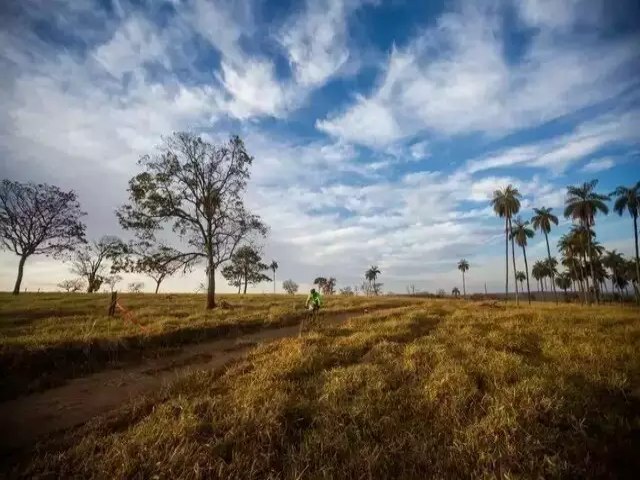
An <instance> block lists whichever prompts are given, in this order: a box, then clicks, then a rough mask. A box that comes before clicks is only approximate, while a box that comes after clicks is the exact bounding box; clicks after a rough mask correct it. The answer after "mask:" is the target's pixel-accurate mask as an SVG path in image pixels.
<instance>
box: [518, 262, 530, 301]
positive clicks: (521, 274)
mask: <svg viewBox="0 0 640 480" xmlns="http://www.w3.org/2000/svg"><path fill="white" fill-rule="evenodd" d="M526 279H527V276H526V275H525V274H524V272H523V271H522V270H518V271H517V272H516V280H517V281H518V282H520V289H521V290H523V291H524V285H522V282H524V281H525V280H526ZM529 303H531V298H529Z"/></svg>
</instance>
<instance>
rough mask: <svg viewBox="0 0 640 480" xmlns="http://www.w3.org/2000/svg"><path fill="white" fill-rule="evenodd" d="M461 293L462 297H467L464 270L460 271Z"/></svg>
mask: <svg viewBox="0 0 640 480" xmlns="http://www.w3.org/2000/svg"><path fill="white" fill-rule="evenodd" d="M462 295H463V296H464V298H467V287H466V286H465V283H464V270H463V271H462Z"/></svg>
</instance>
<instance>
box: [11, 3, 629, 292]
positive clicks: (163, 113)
mask: <svg viewBox="0 0 640 480" xmlns="http://www.w3.org/2000/svg"><path fill="white" fill-rule="evenodd" d="M332 1H333V2H335V1H336V0H332ZM190 5H192V6H187V8H181V10H180V11H181V13H180V16H179V17H178V18H176V19H174V20H173V21H172V22H170V25H169V26H168V27H167V28H166V29H164V30H162V31H160V30H159V29H157V28H155V27H153V23H152V22H151V20H150V19H146V18H143V17H139V16H133V17H132V16H129V13H128V12H127V11H124V10H123V11H122V12H121V13H120V15H121V18H120V17H119V18H118V19H117V20H118V21H117V22H115V21H114V20H113V19H112V20H111V21H112V22H114V23H113V24H111V23H110V24H109V25H108V26H107V27H105V29H104V31H101V33H100V35H98V34H97V33H96V32H93V33H92V35H97V36H98V37H100V38H99V41H98V40H96V42H95V43H90V44H89V47H88V50H87V52H77V51H76V52H65V51H63V50H59V49H58V50H52V49H51V47H50V46H47V45H45V44H44V43H43V42H40V41H38V40H37V39H36V38H34V36H33V35H32V34H30V33H29V32H28V31H25V32H24V35H22V36H20V35H18V33H19V31H20V28H16V29H15V30H12V31H10V32H1V33H0V35H1V37H0V41H2V43H3V52H2V54H0V57H2V58H1V59H0V61H1V62H2V64H3V66H4V65H9V67H10V68H7V69H5V70H3V72H2V73H1V74H0V81H1V85H2V87H3V88H2V90H0V139H1V141H0V150H1V151H2V152H1V153H2V155H0V165H1V166H2V168H3V173H5V171H6V174H7V175H8V176H11V177H12V178H16V179H18V180H35V181H49V182H51V183H55V184H58V185H60V186H61V187H62V188H74V189H76V190H77V191H78V193H79V195H80V199H81V202H82V205H83V208H85V209H86V210H88V211H89V216H88V218H87V220H88V222H89V233H90V236H92V237H94V236H99V235H102V234H105V233H118V232H119V229H118V225H117V221H116V219H115V216H114V215H113V210H114V208H115V207H117V206H118V205H119V204H121V203H122V202H124V201H125V199H126V181H127V180H128V178H129V177H130V176H131V175H132V174H133V173H134V172H136V171H137V167H136V166H135V161H136V160H137V158H138V155H140V154H143V153H151V152H153V149H154V146H155V144H157V143H158V142H159V140H160V137H161V135H166V134H169V133H170V132H172V131H174V130H182V129H191V130H196V131H204V132H205V135H208V136H210V137H212V138H214V139H218V138H219V137H221V136H224V130H223V129H222V126H223V125H225V124H224V123H222V122H220V123H217V122H218V120H226V117H227V116H231V117H234V118H236V119H240V120H241V121H240V122H237V123H235V122H234V123H233V126H234V128H235V127H237V128H238V130H240V132H239V133H241V135H242V136H243V138H244V139H245V142H246V144H247V146H248V149H249V152H250V153H252V154H253V155H254V156H255V159H256V160H255V163H254V165H253V169H252V173H253V177H252V180H251V182H250V186H249V192H248V203H249V204H250V206H251V207H252V208H253V209H254V210H255V211H256V212H258V213H259V214H260V215H262V217H263V218H264V220H265V221H266V222H267V223H268V224H269V225H271V226H272V231H271V236H270V237H269V239H268V240H267V244H266V246H265V252H266V255H267V256H268V257H269V258H275V259H277V260H279V261H280V264H281V270H279V272H278V273H279V276H280V278H287V277H293V278H294V279H295V280H296V281H298V282H299V283H301V284H305V283H306V281H310V280H311V279H312V278H313V277H314V276H316V275H319V274H323V275H335V276H337V277H338V279H339V282H340V283H341V284H345V283H355V282H356V281H359V279H360V278H361V276H362V275H361V274H362V270H363V268H364V267H366V266H367V265H369V264H372V263H378V264H379V265H380V266H381V267H382V268H383V281H384V282H385V283H386V284H387V286H388V288H389V289H396V290H402V289H403V287H404V285H403V282H405V281H411V282H412V283H416V284H418V285H421V286H422V287H423V288H424V287H427V288H429V289H431V290H435V288H438V287H440V286H446V287H447V288H448V289H450V286H449V284H451V283H452V282H454V281H455V282H456V283H457V282H458V280H457V279H458V278H459V276H458V273H457V271H456V270H455V261H456V260H457V259H458V258H459V257H461V256H466V257H469V258H470V259H471V260H472V264H473V268H474V274H473V275H472V276H471V279H470V284H471V286H473V277H474V276H475V278H482V277H483V276H484V277H485V278H486V277H488V278H489V282H491V279H492V278H494V277H493V271H492V268H493V267H494V266H495V261H494V260H492V259H491V258H488V259H487V258H483V257H482V255H478V254H477V252H478V251H482V250H484V249H487V248H492V247H493V245H494V244H495V243H496V242H498V241H499V240H500V238H501V229H502V225H501V223H500V222H499V221H497V220H496V219H495V218H494V217H495V216H494V214H493V212H492V211H491V208H490V207H489V206H488V204H487V200H488V198H489V196H490V195H491V193H492V191H493V190H494V189H495V188H498V187H502V186H504V184H506V183H515V184H516V185H519V186H520V187H521V189H522V192H523V195H524V196H525V198H524V200H523V209H528V208H530V207H531V206H533V205H541V204H546V205H547V206H560V205H561V204H562V200H563V193H564V192H563V191H562V189H560V188H559V187H556V186H554V185H553V184H552V183H551V182H548V181H545V180H544V179H542V178H540V177H536V176H533V177H532V176H530V175H528V174H526V173H523V172H518V174H515V173H511V172H509V174H508V175H504V174H503V173H502V172H498V173H494V172H490V170H491V169H493V168H496V167H499V166H509V165H523V164H527V165H539V166H541V167H544V168H559V169H564V168H566V167H567V166H568V165H571V164H573V162H576V161H577V160H578V159H579V158H580V157H581V156H584V155H591V154H594V153H597V151H598V149H600V148H601V147H602V146H606V145H610V144H614V143H616V142H621V141H628V140H629V139H631V138H633V137H632V135H633V132H634V130H633V128H634V125H637V116H636V117H634V116H632V115H631V116H629V115H627V116H624V115H621V116H619V118H615V117H606V118H604V119H601V120H599V121H595V122H590V123H588V124H586V125H584V126H583V127H580V128H578V129H576V130H575V131H574V132H571V133H569V134H566V135H564V136H559V137H557V138H553V139H551V140H545V141H542V142H539V143H532V144H530V145H524V146H523V145H520V146H518V147H516V148H512V149H508V150H504V151H500V152H497V153H492V154H489V155H487V156H483V157H482V158H476V159H473V160H471V161H470V162H468V163H467V164H465V165H463V167H462V168H460V169H459V170H457V171H453V172H445V171H438V170H435V169H433V170H431V171H416V170H419V169H420V168H421V166H422V165H423V164H422V163H421V161H423V160H425V158H427V157H428V156H429V155H430V152H429V150H430V148H431V145H432V143H431V142H432V139H431V138H430V137H429V136H427V138H426V139H424V138H423V137H418V136H413V135H414V134H415V133H418V132H421V131H422V130H423V129H425V128H426V129H433V130H435V131H441V132H459V131H463V130H465V129H473V128H480V127H482V128H486V129H488V130H493V129H498V130H500V129H503V128H505V127H504V126H505V125H507V126H508V125H510V124H511V122H513V125H514V126H515V127H517V126H518V125H520V124H525V123H527V122H526V121H525V120H522V118H524V116H525V115H524V114H523V113H522V112H527V115H529V114H531V115H532V116H534V117H535V116H536V115H539V116H540V118H543V117H544V116H545V115H548V111H545V112H543V111H542V110H541V109H542V107H541V106H540V105H541V103H540V102H542V100H541V99H540V98H537V97H538V96H540V95H543V93H544V91H545V89H546V88H548V87H547V84H545V83H543V82H542V78H541V77H542V73H541V72H543V69H544V66H543V65H542V64H543V63H544V61H546V60H547V59H548V60H551V59H552V56H551V54H550V53H549V54H548V53H547V52H552V50H545V48H546V47H545V45H543V44H542V43H539V44H537V45H536V46H535V48H536V55H537V56H534V55H533V54H530V55H529V56H528V57H527V60H526V62H530V65H531V66H530V67H527V68H529V69H530V70H527V69H526V68H524V67H523V68H520V69H519V70H518V71H517V72H516V73H518V74H519V75H522V76H523V77H522V79H520V78H519V77H517V76H516V77H514V75H515V74H513V72H512V71H511V67H510V66H508V65H506V64H505V63H504V59H503V58H502V53H501V47H502V46H501V45H499V44H498V42H497V40H496V39H495V38H494V34H495V33H496V28H498V27H497V25H496V23H495V19H494V18H492V17H491V15H489V14H487V13H486V12H479V11H477V10H471V9H470V10H467V11H464V12H463V13H460V14H455V15H449V16H445V17H444V18H442V19H441V20H440V22H439V23H438V25H437V28H436V29H435V30H428V31H427V32H425V33H424V34H423V35H421V36H420V38H418V39H416V40H415V41H414V42H412V43H411V44H410V45H409V46H407V47H406V48H402V49H398V50H394V51H393V52H392V53H391V54H390V56H389V64H388V65H387V69H386V72H385V75H384V76H383V78H382V79H381V80H382V81H381V83H380V84H379V85H378V86H377V87H376V88H375V89H374V93H373V94H372V95H371V96H369V97H367V98H364V97H356V101H355V104H354V105H353V106H352V108H350V109H348V110H346V111H345V114H344V115H342V116H339V117H335V118H331V119H325V120H324V121H320V122H318V126H319V127H320V128H323V129H324V130H326V131H327V132H329V133H331V134H332V135H333V136H335V137H338V138H339V139H338V140H333V139H327V138H324V137H318V136H311V137H310V138H309V137H298V136H296V135H295V133H293V134H292V133H291V132H290V131H288V130H284V131H281V132H280V135H279V136H276V135H275V134H274V133H273V131H274V130H276V131H280V130H277V129H269V130H268V131H269V134H267V133H266V132H267V130H266V129H265V130H263V129H261V126H260V124H258V123H257V122H254V120H255V119H256V118H260V117H264V116H276V117H279V116H285V115H287V114H288V113H289V112H291V111H292V110H293V109H295V108H296V107H297V106H299V105H300V104H301V102H302V101H303V100H304V98H305V95H308V92H309V91H310V90H311V89H312V88H315V87H317V86H319V85H321V84H322V83H323V82H326V81H327V80H328V79H330V78H332V77H333V76H335V75H341V74H342V73H343V72H344V70H345V68H346V66H347V64H349V63H350V62H351V61H352V58H351V56H350V55H348V56H347V58H346V60H343V59H344V56H345V51H347V52H348V50H345V48H347V49H348V48H349V45H348V43H349V42H348V40H349V38H348V33H347V30H348V29H347V26H346V20H345V18H346V17H348V15H349V12H351V11H353V9H354V8H356V6H357V3H350V4H349V5H348V6H346V7H345V6H341V5H342V4H340V3H328V5H329V7H331V8H334V10H332V11H331V12H330V13H331V15H328V19H327V25H321V24H318V22H319V21H320V20H321V17H320V16H319V13H318V11H317V10H316V8H317V7H316V6H315V4H312V3H310V4H309V6H308V7H307V8H306V9H304V10H303V11H302V12H301V13H300V14H299V15H297V16H296V17H295V19H296V22H299V23H296V22H293V23H289V22H285V24H286V25H290V26H291V28H292V29H296V28H298V29H300V32H297V33H295V32H293V31H292V32H291V35H292V36H291V38H294V36H295V35H299V36H298V37H296V38H299V39H301V44H300V45H299V49H298V50H296V48H297V47H296V45H295V42H294V43H291V44H286V42H283V45H284V46H285V48H287V49H288V50H287V52H288V54H289V55H290V57H289V60H290V61H291V65H292V67H293V72H294V78H292V79H290V80H287V81H282V79H280V78H278V73H277V72H276V68H275V63H274V62H273V61H272V59H271V58H269V57H267V56H266V54H265V53H262V52H260V53H257V52H256V51H251V52H249V51H248V50H247V49H246V47H245V43H246V42H245V40H247V39H251V37H253V36H254V35H259V33H256V26H255V25H254V21H255V19H254V18H253V16H252V11H251V5H250V4H249V3H248V2H236V3H233V4H231V3H224V2H218V3H209V2H203V1H198V2H195V3H193V4H190ZM89 13H91V12H90V9H89V10H83V11H82V12H76V13H74V14H73V15H75V16H71V17H69V18H72V17H73V18H79V17H78V15H87V14H89ZM339 13H340V14H341V15H338V14H339ZM69 18H67V17H65V19H60V22H63V24H64V25H68V26H69V27H70V26H71V25H72V24H73V22H71V21H70V20H69ZM476 18H477V19H479V20H480V23H478V24H476V23H474V21H475V19H476ZM64 22H67V23H64ZM69 22H70V23H69ZM324 28H326V29H327V30H326V31H325V30H323V29H324ZM545 28H546V27H545ZM192 29H195V30H197V31H198V32H199V34H200V35H201V36H202V38H204V39H206V41H207V42H209V47H211V48H215V49H216V50H217V51H218V52H219V53H220V70H218V71H213V70H212V71H211V72H209V71H193V72H191V71H189V72H190V75H188V78H185V77H184V76H183V77H181V76H180V74H181V73H184V72H182V68H191V67H190V66H189V62H188V60H186V59H185V58H183V56H182V53H188V52H189V47H190V42H191V41H192V40H193V38H192V35H193V31H192ZM317 29H321V30H322V31H320V32H319V33H317V32H318V31H317ZM329 30H332V31H334V32H337V34H336V35H334V36H331V35H329V33H328V32H329ZM278 32H279V33H282V32H281V31H280V30H278ZM316 36H317V37H318V43H317V44H314V43H313V42H311V43H309V39H311V38H315V37H316ZM440 47H442V48H443V49H444V51H445V52H446V54H443V55H436V51H439V49H440ZM543 47H545V48H543ZM606 52H609V50H606V49H605V50H600V53H599V54H603V53H606ZM207 54H211V52H207ZM214 57H215V54H214ZM534 57H535V59H536V60H535V61H534V60H532V59H534ZM614 57H615V56H614ZM590 59H591V57H590V56H587V58H585V60H584V61H585V62H586V63H588V62H590V61H591V60H590ZM608 61H610V62H611V63H608V64H606V67H607V69H608V68H609V67H611V65H615V64H617V63H619V59H618V58H613V59H609V60H608ZM345 62H346V63H345ZM536 62H538V63H540V65H538V63H536ZM603 62H604V60H603ZM150 63H153V64H154V66H158V65H161V66H162V67H164V68H165V69H166V70H167V71H164V72H162V75H158V74H157V72H155V71H152V70H155V69H148V68H147V67H148V65H149V64H150ZM567 65H570V66H571V68H572V69H573V68H574V66H575V64H572V63H568V64H567ZM602 65H603V63H602V62H601V63H596V64H595V67H594V68H596V69H597V67H598V66H602ZM554 68H560V67H559V66H558V65H557V64H556V65H555V67H554ZM536 75H537V77H536ZM565 75H566V76H567V77H570V78H572V76H573V73H571V72H568V73H565ZM534 77H535V78H536V80H535V81H533V80H531V78H534ZM592 77H593V75H592ZM514 78H516V80H517V81H518V82H520V81H521V84H522V86H523V90H522V92H527V94H526V95H525V93H519V90H518V89H515V88H514V86H513V84H512V82H514V81H516V80H513V79H514ZM563 81H564V80H563V79H558V78H552V79H551V80H549V82H550V83H551V84H553V83H555V82H558V83H561V82H563ZM534 84H535V85H538V86H540V85H542V86H544V88H543V87H542V86H540V87H539V88H538V89H536V88H533V87H531V85H534ZM568 85H575V79H574V80H571V79H570V81H568V83H567V84H563V86H562V88H561V90H562V91H564V89H566V88H569V87H568ZM527 86H528V87H529V88H528V89H527V88H525V87H527ZM552 86H553V85H552ZM504 88H506V92H507V93H510V94H511V95H513V97H514V99H515V100H514V102H515V104H516V105H515V106H511V105H509V103H510V102H509V101H506V100H504V99H503V98H502V97H501V96H500V95H501V94H499V93H498V92H501V91H502V90H503V89H504ZM596 93H597V92H596ZM529 95H534V96H536V98H535V99H529V98H528V96H529ZM545 101H547V102H549V105H551V107H549V108H551V109H552V110H553V109H555V108H556V106H554V105H555V103H554V102H557V101H558V98H557V97H554V96H550V97H545ZM528 102H532V103H528ZM560 103H562V102H560ZM565 106H566V105H565ZM558 108H559V110H557V111H560V110H562V108H560V107H558ZM563 108H564V107H563ZM554 111H556V110H554ZM521 116H522V117H521ZM634 119H635V120H634ZM519 122H522V123H519ZM485 124H486V126H485ZM478 125H480V127H478ZM218 127H220V128H218ZM515 127H514V128H515ZM407 135H411V142H409V143H406V142H403V141H402V140H404V139H405V137H406V136H407ZM417 138H420V140H416V139H417ZM440 140H441V139H440ZM353 142H359V143H366V144H373V145H378V146H380V147H384V148H381V151H380V152H373V153H371V152H368V151H366V150H363V149H360V148H357V147H356V146H354V144H353ZM434 156H435V155H434ZM409 159H413V160H416V162H414V163H410V164H409V163H407V160H409ZM400 163H402V164H403V167H402V168H403V169H404V168H407V170H408V171H410V173H403V171H402V170H400V169H398V168H397V166H398V165H399V164H400ZM423 168H424V167H423ZM470 202H473V203H470ZM470 205H471V207H472V208H469V207H470ZM523 214H525V212H523ZM483 246H484V247H483ZM476 256H477V259H476ZM5 260H6V257H0V269H1V270H0V273H1V274H2V275H0V277H2V283H1V284H0V285H1V286H2V287H3V288H9V287H10V286H11V285H10V284H11V282H12V280H13V275H14V269H15V259H14V258H13V257H11V259H10V261H5ZM30 265H31V267H29V266H28V269H30V270H28V272H32V273H29V274H28V278H27V283H28V285H29V289H30V290H31V289H32V286H36V285H41V286H48V287H50V286H51V285H52V282H55V281H57V280H59V279H62V277H66V276H67V271H66V267H61V266H60V264H52V263H49V261H48V260H43V261H38V262H33V263H32V264H30ZM60 272H61V273H60ZM203 276H204V274H203V272H201V271H200V272H198V274H197V275H194V276H192V277H186V278H184V279H176V280H175V281H173V283H170V284H168V286H170V287H171V288H174V289H180V290H187V291H192V290H193V288H194V287H195V286H196V285H197V284H198V283H199V282H200V281H202V279H203ZM419 280H422V282H421V281H419ZM38 282H40V283H38ZM220 284H221V285H223V286H224V282H223V281H222V280H221V283H220ZM479 285H480V284H478V285H477V286H476V287H477V289H479ZM451 286H452V285H451ZM490 286H491V283H490ZM223 288H224V287H223ZM260 289H261V287H258V288H257V291H260Z"/></svg>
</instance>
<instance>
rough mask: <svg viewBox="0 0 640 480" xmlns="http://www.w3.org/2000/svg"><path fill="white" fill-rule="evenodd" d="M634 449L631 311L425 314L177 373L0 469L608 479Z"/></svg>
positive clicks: (417, 311) (366, 321)
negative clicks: (153, 391)
mask: <svg viewBox="0 0 640 480" xmlns="http://www.w3.org/2000/svg"><path fill="white" fill-rule="evenodd" d="M639 448H640V315H639V314H638V310H635V309H624V308H616V307H593V308H588V307H581V306H560V307H556V306H554V305H534V307H533V308H528V307H522V308H515V307H509V308H507V309H505V308H504V307H502V306H500V305H490V304H485V305H482V304H479V303H471V302H469V303H465V302H447V301H436V300H432V301H428V302H426V303H424V304H422V306H420V307H407V308H405V309H402V310H399V311H397V312H396V313H393V314H386V316H385V315H381V314H370V315H365V316H361V317H358V318H356V319H353V320H351V321H350V322H349V323H348V324H347V325H346V326H344V327H340V328H332V329H325V330H320V331H316V332H311V333H310V334H308V335H307V336H305V337H303V338H301V339H299V338H295V339H288V340H283V341H280V342H277V343H275V344H270V345H267V346H264V347H262V348H260V349H258V350H256V351H254V352H253V353H252V354H251V355H250V356H248V357H247V358H246V359H244V360H242V361H240V362H238V363H236V364H234V365H232V366H231V367H230V368H228V369H226V370H225V371H221V372H207V371H196V372H193V373H192V374H190V375H187V376H185V377H183V378H181V379H180V380H179V381H177V382H176V383H175V384H173V385H172V386H171V387H170V388H169V389H168V390H167V391H165V392H163V393H162V394H160V395H158V396H156V397H153V398H147V399H144V400H140V401H139V402H138V403H136V404H135V405H129V406H127V407H125V408H123V409H122V410H121V411H120V412H118V413H117V415H115V416H113V417H111V418H109V419H103V420H98V421H95V422H92V423H90V424H88V425H85V426H83V427H82V428H80V429H78V430H75V431H72V432H68V433H67V434H66V435H65V436H62V437H60V438H57V439H53V440H50V441H49V442H48V443H45V444H42V445H40V446H39V447H38V449H37V450H36V451H34V452H32V453H31V456H28V457H26V458H25V459H24V461H23V463H21V464H20V465H18V466H16V467H15V470H14V472H13V473H14V475H16V476H24V477H35V478H37V477H52V478H71V477H80V478H212V477H213V478H256V479H258V478H287V479H289V478H292V479H293V478H327V479H330V478H431V477H435V478H482V477H492V478H493V477H496V476H499V477H503V478H552V477H565V478H566V477H574V478H584V477H605V478H606V477H609V478H621V477H632V476H633V475H634V474H637V471H638V468H640V460H639V457H638V455H637V452H638V451H639Z"/></svg>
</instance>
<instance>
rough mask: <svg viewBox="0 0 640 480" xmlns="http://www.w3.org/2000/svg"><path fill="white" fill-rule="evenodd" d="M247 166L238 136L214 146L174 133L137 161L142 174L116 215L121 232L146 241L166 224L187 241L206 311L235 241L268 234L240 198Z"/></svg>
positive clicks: (211, 305)
mask: <svg viewBox="0 0 640 480" xmlns="http://www.w3.org/2000/svg"><path fill="white" fill-rule="evenodd" d="M252 162H253V158H252V157H251V156H250V155H249V154H248V153H247V151H246V149H245V146H244V143H243V142H242V140H240V138H239V137H237V136H234V137H231V138H230V139H229V141H228V142H226V143H224V144H222V145H213V144H211V143H209V142H206V141H204V140H202V139H201V138H200V137H198V136H195V135H191V134H188V133H176V134H174V135H173V136H171V137H169V138H168V139H166V140H165V142H164V145H163V146H162V147H161V148H160V150H159V152H158V153H157V154H156V155H154V156H144V157H142V158H141V159H140V161H139V164H140V165H141V166H142V167H143V169H144V171H143V172H142V173H140V174H138V175H136V176H135V177H133V178H132V179H131V180H130V181H129V198H130V203H129V204H128V205H124V206H122V207H121V208H120V209H119V210H118V212H117V213H118V218H119V220H120V224H121V225H122V226H123V227H124V228H127V229H133V230H135V231H136V233H137V235H138V236H141V237H144V238H147V239H150V238H154V234H155V233H156V232H157V231H158V230H162V229H163V228H164V227H166V226H170V227H171V228H172V229H173V231H174V232H176V233H178V234H179V235H180V236H181V238H183V239H184V240H186V243H187V245H188V251H187V252H183V254H184V255H187V256H193V257H194V258H196V259H203V260H205V262H206V272H207V275H208V289H207V292H208V293H207V308H214V307H215V305H216V303H215V288H216V284H215V273H216V270H217V269H218V267H219V266H220V265H221V264H222V263H224V262H226V261H227V260H229V259H230V258H231V255H233V253H234V252H235V250H236V247H237V246H238V244H239V243H240V241H242V240H244V239H246V238H247V237H248V236H250V235H251V234H257V235H262V236H264V235H266V232H267V228H266V226H265V225H264V224H263V223H262V221H261V220H260V218H259V217H258V216H256V215H253V214H251V213H250V212H249V211H248V210H247V209H246V208H245V206H244V202H243V199H242V196H243V194H244V191H245V189H246V185H247V180H248V179H249V167H250V166H251V164H252Z"/></svg>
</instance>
